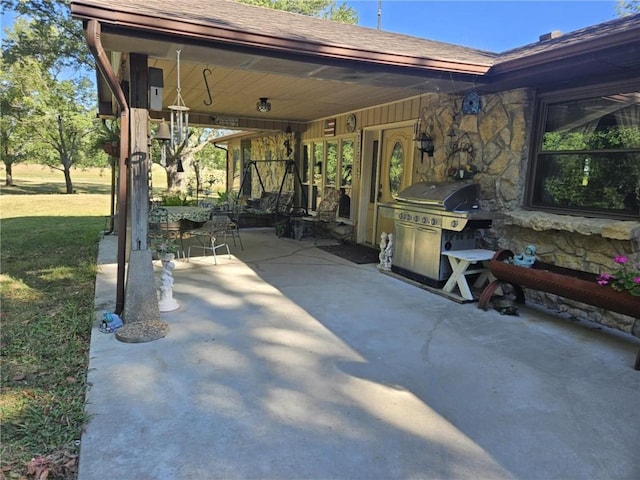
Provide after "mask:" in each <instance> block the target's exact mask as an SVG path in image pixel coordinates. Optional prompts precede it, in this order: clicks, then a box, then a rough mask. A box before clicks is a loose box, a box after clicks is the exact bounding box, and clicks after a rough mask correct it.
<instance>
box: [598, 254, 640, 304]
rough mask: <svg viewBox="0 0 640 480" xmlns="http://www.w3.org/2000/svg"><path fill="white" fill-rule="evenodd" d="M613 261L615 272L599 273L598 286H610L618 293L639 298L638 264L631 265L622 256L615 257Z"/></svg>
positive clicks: (639, 278) (639, 268)
mask: <svg viewBox="0 0 640 480" xmlns="http://www.w3.org/2000/svg"><path fill="white" fill-rule="evenodd" d="M613 261H614V262H615V264H616V267H617V270H616V271H615V272H613V273H601V274H600V275H599V276H598V284H599V285H610V286H611V288H613V289H614V290H617V291H618V292H629V293H630V294H631V295H635V296H640V262H638V263H636V264H635V265H632V264H631V263H630V262H629V259H628V258H627V257H625V256H624V255H616V256H615V257H614V258H613Z"/></svg>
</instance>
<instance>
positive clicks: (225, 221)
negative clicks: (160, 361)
mask: <svg viewBox="0 0 640 480" xmlns="http://www.w3.org/2000/svg"><path fill="white" fill-rule="evenodd" d="M211 218H212V219H215V220H216V223H217V224H219V225H220V228H221V229H223V235H224V238H225V241H226V238H227V237H231V238H232V240H233V246H234V247H235V246H237V245H236V239H237V240H238V243H240V249H241V250H244V245H242V238H240V229H239V228H238V222H237V221H236V220H235V219H234V212H233V211H232V210H231V209H230V207H229V204H228V203H223V204H219V205H215V206H214V207H213V208H212V209H211Z"/></svg>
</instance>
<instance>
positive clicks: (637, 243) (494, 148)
mask: <svg viewBox="0 0 640 480" xmlns="http://www.w3.org/2000/svg"><path fill="white" fill-rule="evenodd" d="M461 104H462V98H461V97H460V96H454V95H445V94H440V95H433V96H430V97H428V98H427V99H426V101H425V102H423V105H424V107H423V109H422V115H421V121H422V122H423V128H424V130H425V131H426V132H428V133H430V134H431V136H432V137H433V138H434V140H435V145H436V149H435V152H434V156H433V157H432V158H428V157H427V156H425V157H424V161H423V162H422V163H419V164H418V166H417V168H416V172H415V173H416V175H417V176H418V177H419V179H420V180H424V181H433V182H440V181H444V180H447V179H448V180H451V179H452V177H451V176H449V175H448V173H449V171H451V170H458V169H464V168H465V166H466V165H467V164H471V165H473V166H474V167H475V169H476V170H477V173H476V174H475V175H474V177H473V179H474V181H475V182H477V183H479V184H480V189H481V205H480V206H481V209H482V210H483V211H486V212H499V213H502V214H504V219H502V220H499V221H496V222H494V227H493V228H492V229H490V230H488V231H486V232H485V234H484V236H483V237H482V239H481V243H483V246H485V247H487V248H491V249H494V250H495V249H499V248H508V249H509V250H512V251H513V252H515V253H521V252H522V251H523V250H524V247H525V246H527V245H529V244H534V245H536V248H537V255H538V258H539V259H540V260H542V261H545V262H550V263H555V264H557V265H561V266H565V267H569V268H575V269H580V270H585V271H589V272H594V273H601V272H611V271H612V268H613V266H614V265H613V261H612V259H613V257H614V256H615V255H621V254H624V255H627V256H629V257H630V259H631V261H633V262H640V222H630V221H614V220H607V219H592V218H585V217H575V216H570V215H554V214H548V213H545V212H536V211H527V210H523V209H522V205H523V200H524V188H525V177H526V172H527V162H528V154H529V148H528V147H529V135H530V132H531V127H532V119H533V107H534V102H533V96H532V92H530V91H528V90H524V89H521V90H513V91H508V92H502V93H497V94H484V95H482V109H481V112H480V113H479V114H477V115H463V114H462V113H461ZM454 112H455V113H454ZM452 127H453V131H454V132H455V136H453V137H452V136H449V135H448V133H449V132H450V131H451V129H452ZM468 146H470V147H471V148H467V147H468ZM416 180H417V179H416ZM603 288H608V287H603ZM525 294H526V295H527V299H528V300H531V301H533V302H535V303H539V304H543V305H545V306H547V307H550V308H552V309H554V310H557V311H560V312H564V313H566V314H568V315H570V316H573V317H577V318H582V319H587V320H591V321H594V322H597V323H601V324H603V325H607V326H610V327H613V328H616V329H618V330H622V331H624V332H628V333H632V334H633V335H635V336H638V337H640V319H633V318H631V317H628V316H625V315H620V314H616V313H612V312H605V311H602V310H601V309H595V308H593V307H591V306H587V305H583V304H580V303H579V302H574V301H571V300H567V299H563V298H559V297H557V296H555V295H551V294H546V293H543V292H535V291H529V290H526V292H525ZM638 316H640V312H639V315H638Z"/></svg>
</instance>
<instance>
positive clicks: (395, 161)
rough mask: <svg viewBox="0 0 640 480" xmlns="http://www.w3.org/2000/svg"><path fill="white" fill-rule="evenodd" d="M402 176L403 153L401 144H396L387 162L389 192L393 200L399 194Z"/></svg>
mask: <svg viewBox="0 0 640 480" xmlns="http://www.w3.org/2000/svg"><path fill="white" fill-rule="evenodd" d="M403 175H404V153H403V150H402V143H400V142H396V144H395V145H394V146H393V151H392V152H391V159H390V161H389V191H390V192H391V195H392V196H393V197H394V198H395V197H396V196H397V195H398V193H400V187H401V186H402V176H403Z"/></svg>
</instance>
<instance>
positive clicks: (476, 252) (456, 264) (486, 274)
mask: <svg viewBox="0 0 640 480" xmlns="http://www.w3.org/2000/svg"><path fill="white" fill-rule="evenodd" d="M441 253H442V255H446V256H447V258H448V259H449V263H450V264H451V270H453V271H452V273H451V276H450V277H449V280H447V283H445V284H444V287H442V290H443V291H445V292H447V293H451V292H453V289H454V287H455V286H456V285H457V286H458V289H459V290H460V295H461V296H462V298H464V299H465V300H473V294H472V293H471V288H470V287H469V283H468V282H467V275H472V274H475V273H479V274H480V276H479V277H478V278H477V279H476V281H475V283H474V284H473V286H474V287H476V288H480V287H482V285H483V284H484V283H485V282H489V281H490V280H491V272H490V270H489V266H488V265H487V264H484V263H482V262H488V261H489V260H491V259H492V258H493V255H494V254H495V253H496V252H494V251H492V250H484V249H471V250H444V251H442V252H441ZM478 262H481V263H480V265H477V268H471V269H470V268H469V267H471V265H473V264H477V263H478Z"/></svg>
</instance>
